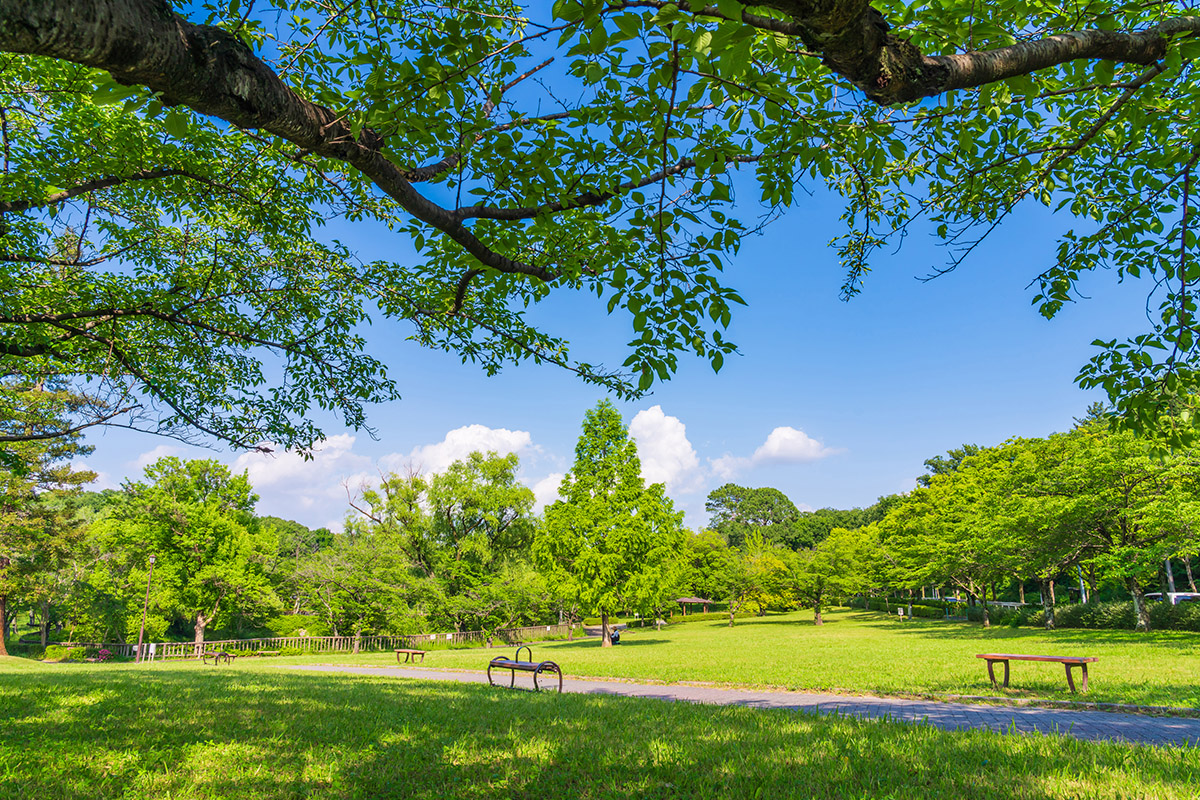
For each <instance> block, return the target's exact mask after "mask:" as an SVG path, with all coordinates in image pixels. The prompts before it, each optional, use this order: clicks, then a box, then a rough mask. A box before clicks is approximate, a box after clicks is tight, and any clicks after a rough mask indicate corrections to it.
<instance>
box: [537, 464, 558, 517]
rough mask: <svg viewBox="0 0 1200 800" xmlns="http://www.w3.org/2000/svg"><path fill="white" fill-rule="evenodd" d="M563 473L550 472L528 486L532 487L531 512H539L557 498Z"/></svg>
mask: <svg viewBox="0 0 1200 800" xmlns="http://www.w3.org/2000/svg"><path fill="white" fill-rule="evenodd" d="M562 479H563V473H561V472H551V473H550V474H549V475H547V476H546V477H544V478H542V479H541V480H540V481H538V482H537V483H535V484H533V486H531V487H530V488H531V489H533V497H534V502H533V513H535V514H540V513H542V509H544V508H545V507H546V506H548V505H550V504H551V503H553V502H554V501H555V500H557V499H558V487H559V486H560V485H562Z"/></svg>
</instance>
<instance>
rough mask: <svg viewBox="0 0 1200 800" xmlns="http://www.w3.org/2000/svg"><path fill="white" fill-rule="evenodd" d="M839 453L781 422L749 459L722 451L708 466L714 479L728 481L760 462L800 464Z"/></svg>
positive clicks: (758, 464) (835, 449)
mask: <svg viewBox="0 0 1200 800" xmlns="http://www.w3.org/2000/svg"><path fill="white" fill-rule="evenodd" d="M840 452H842V451H841V450H839V449H837V448H833V447H826V446H825V445H823V444H821V443H820V442H819V441H817V440H816V439H814V438H812V437H811V436H809V435H808V434H806V433H805V432H804V431H802V430H800V429H798V428H793V427H791V426H788V425H783V426H780V427H778V428H776V429H775V430H773V431H771V432H770V433H769V434H768V435H767V440H766V441H765V442H763V443H762V444H761V445H759V447H758V449H756V450H755V451H754V455H752V456H750V457H749V458H746V457H745V456H735V455H731V454H729V453H726V454H725V455H723V456H721V457H719V458H713V459H709V469H711V470H712V473H713V474H714V475H716V476H717V477H718V478H722V479H724V480H729V479H731V478H733V477H734V476H735V475H737V473H739V472H742V471H743V470H746V469H750V468H752V467H757V466H761V465H763V464H802V463H804V462H807V461H817V460H818V459H822V458H825V457H827V456H832V455H836V454H837V453H840Z"/></svg>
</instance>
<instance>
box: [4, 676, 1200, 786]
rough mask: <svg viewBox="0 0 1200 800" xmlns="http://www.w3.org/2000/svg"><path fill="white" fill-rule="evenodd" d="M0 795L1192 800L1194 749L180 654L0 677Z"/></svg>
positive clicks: (1196, 779) (1196, 770) (1197, 757)
mask: <svg viewBox="0 0 1200 800" xmlns="http://www.w3.org/2000/svg"><path fill="white" fill-rule="evenodd" d="M0 763H3V764H5V773H6V780H5V781H4V782H2V783H0V786H2V787H4V789H3V790H2V791H4V792H7V794H5V795H4V796H12V797H17V796H19V797H22V798H35V797H36V798H38V800H52V799H53V798H84V797H88V798H95V797H109V796H129V797H187V798H232V797H253V798H260V797H261V798H302V797H330V798H376V797H440V798H451V799H454V798H483V797H494V796H497V795H503V796H505V797H514V798H524V797H529V798H533V797H553V798H560V797H561V798H569V797H585V798H630V799H632V798H642V797H663V798H669V797H753V796H761V797H774V798H790V797H818V798H848V797H887V796H888V795H889V794H890V795H892V796H896V797H915V796H921V797H927V798H960V797H968V796H969V797H972V798H990V797H995V798H1000V797H1005V798H1007V797H1020V798H1030V799H1031V800H1040V799H1041V798H1067V797H1088V798H1109V797H1112V798H1116V797H1161V798H1185V797H1188V798H1190V797H1193V796H1194V786H1195V785H1197V784H1198V783H1200V754H1198V752H1197V751H1195V750H1156V749H1154V748H1148V747H1133V746H1123V745H1109V744H1103V745H1100V744H1089V743H1084V742H1078V741H1075V740H1073V739H1065V738H1057V737H1041V736H1010V737H1001V736H998V735H995V734H990V733H984V732H971V733H963V734H948V733H944V732H941V731H937V730H935V729H932V728H927V727H924V726H906V725H897V724H889V723H880V722H866V721H857V720H851V719H838V718H815V717H810V716H806V715H800V714H794V713H790V712H784V711H762V710H754V709H747V708H718V707H710V706H694V705H690V704H684V703H654V702H647V701H644V700H639V699H636V698H625V697H599V696H581V695H557V694H540V695H537V694H531V693H525V692H521V693H518V692H509V691H505V690H500V689H494V688H491V687H487V686H477V685H463V684H444V683H434V682H425V681H411V680H403V679H386V678H369V677H368V678H358V677H350V676H345V675H337V676H334V675H323V674H319V673H303V674H292V673H284V672H277V671H274V670H265V669H263V670H259V669H252V670H251V669H248V670H234V669H229V670H215V669H209V670H207V671H205V670H197V669H193V668H191V667H190V666H184V665H157V666H155V667H153V668H145V669H110V668H108V667H104V666H96V667H92V668H90V669H85V670H70V671H63V670H56V669H53V668H50V667H45V668H43V669H42V670H41V671H39V672H36V673H32V674H31V672H30V671H28V670H24V671H22V672H21V673H12V672H7V671H5V670H3V669H0Z"/></svg>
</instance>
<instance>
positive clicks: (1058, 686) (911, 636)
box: [306, 611, 1200, 708]
mask: <svg viewBox="0 0 1200 800" xmlns="http://www.w3.org/2000/svg"><path fill="white" fill-rule="evenodd" d="M811 619H812V615H811V613H810V612H798V613H794V614H786V615H780V616H769V617H764V618H755V619H748V620H744V621H742V620H739V621H738V624H737V626H736V627H734V628H732V629H731V628H729V627H728V626H727V625H725V624H723V623H716V622H699V623H688V624H684V625H674V626H671V627H669V628H664V629H663V630H662V631H661V632H656V631H654V630H652V629H648V630H636V631H628V632H625V633H624V634H623V635H622V639H621V643H620V644H619V645H618V646H616V647H614V648H609V649H602V648H601V647H600V646H599V640H598V639H595V638H592V639H585V640H576V641H574V642H545V643H540V644H534V645H533V653H534V657H535V658H536V659H538V660H541V659H550V660H553V661H557V662H558V663H559V664H560V665H561V666H562V668H563V670H564V671H565V672H566V673H567V674H568V675H572V676H594V677H612V678H625V679H632V680H649V681H665V682H681V681H697V682H711V683H717V684H731V685H745V686H773V687H782V688H788V689H805V690H812V691H835V692H848V693H857V694H880V695H912V694H916V695H931V696H939V695H948V694H961V695H988V696H995V695H1006V696H1008V697H1012V698H1036V699H1051V700H1068V699H1074V700H1078V699H1081V697H1086V699H1088V700H1091V701H1096V702H1112V703H1132V704H1139V705H1160V706H1176V707H1185V708H1200V682H1198V681H1197V680H1196V676H1197V675H1198V674H1200V634H1196V633H1190V632H1182V631H1163V632H1157V633H1150V634H1138V633H1134V632H1131V631H1093V630H1060V631H1045V630H1038V629H1031V628H1016V629H1014V628H998V627H993V628H990V629H984V628H983V627H981V626H979V625H965V624H962V623H946V622H942V621H939V620H921V619H918V620H912V621H909V622H903V623H902V622H900V621H899V620H897V619H896V618H894V617H887V616H885V615H883V614H879V613H871V612H861V611H838V612H833V613H830V614H827V615H826V624H825V625H823V626H821V627H819V628H818V627H816V626H814V625H813V624H812V622H811ZM512 649H513V648H505V649H504V650H502V651H499V652H508V651H511V650H512ZM988 652H1004V653H1028V654H1037V655H1088V656H1098V657H1099V658H1100V661H1099V663H1096V664H1093V665H1091V667H1090V669H1089V688H1090V691H1089V693H1088V694H1087V695H1086V696H1081V695H1072V694H1071V693H1070V691H1069V690H1068V689H1067V681H1066V678H1065V676H1064V672H1063V668H1062V666H1061V665H1059V664H1038V663H1028V662H1013V663H1012V665H1011V669H1012V677H1011V683H1012V687H1011V688H1010V689H1009V690H1007V691H996V690H993V689H992V686H991V683H990V682H989V681H988V679H987V667H986V665H985V664H984V662H983V661H981V660H980V659H977V658H975V655H976V654H977V653H988ZM495 654H496V652H495V651H486V650H455V651H435V652H431V653H430V654H429V655H428V656H427V657H426V659H425V666H428V667H450V668H454V669H482V668H483V667H484V666H485V665H486V663H487V660H488V659H489V658H490V657H491V656H492V655H495ZM312 660H313V659H306V661H308V662H309V663H311V662H312ZM316 660H319V661H321V662H324V663H347V664H349V663H353V664H363V665H366V664H377V665H383V664H395V659H394V658H393V656H392V654H391V653H373V654H363V655H359V656H350V655H341V656H339V655H333V654H329V655H325V656H321V657H319V658H317V659H316Z"/></svg>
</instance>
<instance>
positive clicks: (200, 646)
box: [192, 611, 208, 658]
mask: <svg viewBox="0 0 1200 800" xmlns="http://www.w3.org/2000/svg"><path fill="white" fill-rule="evenodd" d="M207 627H208V620H207V619H205V618H204V614H203V613H202V612H200V611H197V612H196V624H195V626H194V627H193V628H192V630H193V632H194V633H195V634H196V638H195V639H194V640H193V643H194V647H193V649H194V650H195V652H196V658H199V657H200V654H201V653H203V652H204V629H205V628H207Z"/></svg>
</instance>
